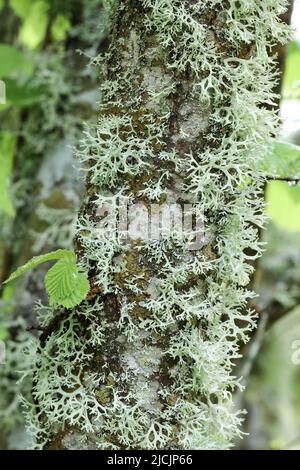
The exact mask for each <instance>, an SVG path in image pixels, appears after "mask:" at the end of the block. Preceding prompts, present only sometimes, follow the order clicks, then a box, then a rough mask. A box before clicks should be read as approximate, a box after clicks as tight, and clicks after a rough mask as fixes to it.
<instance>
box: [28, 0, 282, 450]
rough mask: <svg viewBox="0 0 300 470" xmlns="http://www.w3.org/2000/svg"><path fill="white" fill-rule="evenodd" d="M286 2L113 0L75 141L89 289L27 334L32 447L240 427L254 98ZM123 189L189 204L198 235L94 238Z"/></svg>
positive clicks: (177, 439) (263, 131)
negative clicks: (94, 96) (195, 210)
mask: <svg viewBox="0 0 300 470" xmlns="http://www.w3.org/2000/svg"><path fill="white" fill-rule="evenodd" d="M285 5H286V2H285V1H284V0H265V1H263V2H258V1H257V0H247V1H245V0H241V1H234V0H226V1H224V0H205V1H202V0H195V1H182V0H122V1H120V2H118V1H115V2H112V13H111V18H112V38H111V45H110V48H109V51H108V53H107V54H106V56H105V58H99V57H97V58H95V59H94V62H95V63H96V64H99V63H102V65H103V77H104V78H103V82H102V86H101V90H102V101H101V104H100V108H99V114H100V116H99V121H98V124H97V125H96V126H95V127H94V128H93V127H89V128H87V129H86V132H85V135H84V136H83V139H82V142H81V145H80V148H79V150H78V156H79V158H80V160H81V161H82V163H83V165H84V167H85V170H86V172H87V190H86V195H85V198H84V201H83V205H82V208H81V211H80V214H79V218H78V224H77V233H76V243H77V251H78V254H79V257H80V263H81V265H82V267H83V268H84V269H86V270H87V271H89V273H90V279H91V280H92V286H93V294H92V295H90V296H89V300H87V301H86V302H84V303H83V304H81V305H80V306H79V307H78V308H76V309H74V310H73V311H65V312H64V313H63V316H62V318H61V320H60V321H59V322H58V324H55V327H54V328H52V329H50V331H48V334H47V335H44V336H43V341H41V342H40V344H39V347H38V355H37V363H36V368H35V385H34V390H33V397H34V401H35V403H34V405H33V406H32V407H31V409H29V411H28V419H29V422H30V425H31V428H32V429H33V430H34V432H35V434H36V436H37V442H38V444H39V445H40V446H48V447H50V448H51V442H55V441H57V439H58V436H62V435H63V436H64V437H61V438H59V439H61V446H62V447H67V448H76V447H77V448H82V446H83V447H86V448H91V447H92V448H98V449H124V448H125V449H227V448H230V447H231V446H232V443H233V441H234V439H235V438H236V437H237V436H240V435H241V431H240V425H241V421H242V419H243V413H242V412H240V411H234V410H233V407H232V394H233V392H234V390H236V388H237V387H241V385H240V380H239V379H238V378H236V377H235V376H234V375H233V374H232V367H233V363H234V361H235V360H236V359H237V358H238V357H239V350H238V344H239V342H240V341H247V339H248V335H249V332H250V331H251V330H252V328H253V327H254V326H255V313H254V312H252V311H251V310H249V309H248V307H247V303H248V300H249V299H251V298H252V297H253V295H254V294H253V293H252V292H249V291H248V290H247V289H246V286H247V284H248V282H249V276H250V275H251V273H252V271H253V267H252V265H251V264H250V261H252V260H253V259H255V258H256V257H258V256H259V255H260V254H261V251H262V246H261V243H260V242H259V241H258V236H257V228H258V227H261V226H263V224H264V219H265V216H264V213H263V202H262V201H261V198H260V194H261V187H262V185H263V182H264V175H263V173H262V172H261V171H260V169H259V168H260V161H261V159H262V158H263V156H264V155H265V153H266V152H268V151H269V145H270V136H271V134H273V133H274V129H275V128H276V126H277V117H276V115H275V114H274V113H273V112H272V111H270V110H269V109H268V108H267V105H268V104H270V102H272V100H273V99H275V96H274V93H273V89H274V83H275V79H276V77H275V58H274V57H272V56H271V50H272V46H273V45H274V44H275V43H277V42H278V41H279V42H284V41H285V40H286V39H287V37H288V35H289V31H288V28H287V27H286V26H285V25H283V24H282V23H281V22H280V20H279V15H280V14H281V13H282V12H283V11H284V8H285ZM145 175H147V176H148V178H145ZM141 181H142V185H141ZM121 196H124V197H125V196H126V197H128V198H129V200H130V201H132V202H137V201H139V202H140V201H143V203H144V204H145V205H146V206H147V205H150V204H151V203H155V202H157V201H159V200H164V201H166V202H173V201H174V200H176V199H178V196H180V200H181V201H183V202H186V203H201V205H202V208H203V210H204V215H205V226H206V238H205V241H204V246H203V248H202V249H201V250H198V251H190V250H189V249H188V244H187V243H186V242H185V241H184V240H179V239H178V238H176V236H174V234H172V235H171V236H170V237H169V238H166V239H164V240H161V241H156V242H155V241H148V242H144V243H141V244H140V245H137V244H136V243H135V242H134V241H132V242H131V243H129V245H126V246H124V245H122V244H120V243H119V242H118V241H116V240H103V239H99V237H98V236H97V223H98V221H97V210H98V208H99V207H101V205H103V204H104V203H105V202H106V201H107V200H109V201H110V202H111V203H112V204H117V200H118V198H119V197H121ZM250 253H251V254H250ZM137 266H138V269H137ZM95 286H97V289H95ZM47 315H48V314H47ZM51 315H53V316H55V315H57V312H52V313H51ZM51 315H50V318H51ZM50 321H51V320H50ZM29 408H30V405H29ZM74 429H75V431H74ZM71 436H73V438H71Z"/></svg>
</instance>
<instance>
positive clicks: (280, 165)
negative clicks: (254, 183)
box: [263, 142, 300, 179]
mask: <svg viewBox="0 0 300 470" xmlns="http://www.w3.org/2000/svg"><path fill="white" fill-rule="evenodd" d="M263 170H264V171H265V172H266V173H267V175H268V176H269V177H270V178H274V179H276V177H277V178H286V179H297V178H299V177H300V147H298V146H297V145H293V144H289V143H286V142H275V143H274V150H273V153H272V154H270V155H268V156H267V158H266V159H265V161H264V162H263Z"/></svg>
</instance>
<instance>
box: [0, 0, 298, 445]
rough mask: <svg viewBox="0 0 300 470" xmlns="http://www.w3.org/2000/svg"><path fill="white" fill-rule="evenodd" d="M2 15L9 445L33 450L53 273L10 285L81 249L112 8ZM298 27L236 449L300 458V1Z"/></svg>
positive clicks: (69, 0)
mask: <svg viewBox="0 0 300 470" xmlns="http://www.w3.org/2000/svg"><path fill="white" fill-rule="evenodd" d="M0 17H1V21H0V80H2V87H3V83H5V87H6V102H5V103H4V104H0V341H2V345H5V357H2V356H3V354H2V356H1V354H0V424H1V425H0V448H1V449H23V448H27V447H28V446H30V435H29V433H28V432H27V431H26V428H25V423H24V422H23V418H22V412H21V404H20V400H19V396H20V394H22V395H23V396H24V397H25V398H26V397H27V396H29V395H30V388H31V384H30V375H29V374H28V372H30V370H31V366H32V365H31V364H30V359H29V355H28V354H27V351H28V350H29V348H30V347H31V339H32V336H33V335H37V334H38V330H37V324H36V318H35V313H34V305H35V303H36V302H39V299H42V300H44V299H45V293H44V289H43V282H42V281H43V274H44V272H45V269H46V268H47V267H41V268H39V269H37V270H35V271H33V272H31V273H28V275H26V276H24V278H22V279H21V280H20V281H18V282H17V283H15V284H12V285H11V284H9V285H8V286H7V287H4V286H3V285H2V282H3V281H4V280H5V279H6V278H7V277H8V275H9V273H10V272H11V271H12V270H13V269H14V268H15V267H16V266H19V265H21V264H23V263H24V262H25V261H27V260H28V259H30V258H31V257H32V255H36V254H41V253H44V252H47V251H50V250H54V249H56V248H62V247H63V248H71V247H72V238H73V227H74V221H75V218H76V212H77V210H78V207H79V204H80V198H81V194H82V186H83V181H82V175H81V176H80V175H79V174H78V171H77V170H76V162H75V161H74V159H73V148H74V146H75V145H76V142H78V140H79V139H80V135H81V132H82V129H83V123H84V122H87V121H91V120H94V119H96V107H97V101H98V100H99V99H100V96H99V94H98V86H97V76H98V71H97V64H93V67H91V66H89V63H90V62H91V58H92V57H94V56H95V55H96V54H97V53H99V52H100V51H102V50H105V47H106V42H107V41H106V29H105V26H106V24H107V17H106V13H105V9H104V8H103V5H102V0H89V1H85V0H64V1H63V2H62V1H60V0H52V1H51V0H0ZM293 25H294V27H295V31H294V40H293V41H292V42H291V44H290V45H289V46H288V48H287V50H286V62H285V68H284V77H283V83H282V99H281V106H280V115H281V117H282V129H281V135H280V136H279V138H278V142H277V144H276V145H274V153H273V156H272V158H273V160H272V161H273V163H274V165H275V166H276V169H275V170H276V171H277V169H278V167H280V174H281V175H284V177H289V176H292V177H293V178H294V179H295V181H290V182H286V181H283V180H281V181H269V182H268V183H267V185H266V189H265V198H266V202H267V211H268V215H269V217H270V221H269V223H268V225H267V226H266V229H265V230H264V231H263V232H262V233H261V237H262V239H263V241H265V242H266V243H267V245H266V251H265V254H264V256H263V257H262V259H261V260H259V262H258V264H257V269H256V273H255V276H254V278H253V288H254V289H255V291H256V292H257V293H258V294H259V295H260V296H259V297H258V298H257V299H255V302H254V303H253V305H252V307H253V308H255V309H256V310H257V312H258V313H259V319H258V329H257V331H256V332H255V333H254V335H253V338H252V340H251V341H250V343H248V345H247V346H246V347H245V348H243V353H244V358H243V359H241V361H240V362H239V363H237V365H236V368H237V371H236V372H237V373H239V374H242V375H243V377H244V378H243V383H244V386H245V391H244V393H243V394H237V395H236V397H235V400H236V406H241V407H242V408H245V409H247V411H248V415H247V416H246V418H245V423H244V431H245V437H244V439H243V441H242V442H239V443H237V444H236V447H237V448H242V449H300V184H298V179H297V178H298V177H299V176H300V171H299V168H300V164H299V162H300V2H299V1H298V0H296V3H295V8H294V14H293ZM0 93H1V84H0ZM0 101H1V94H0ZM270 165H271V164H269V166H270ZM271 166H272V165H271ZM283 179H285V178H283ZM247 433H248V434H247Z"/></svg>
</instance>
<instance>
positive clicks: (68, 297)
mask: <svg viewBox="0 0 300 470" xmlns="http://www.w3.org/2000/svg"><path fill="white" fill-rule="evenodd" d="M50 260H58V261H57V263H56V264H55V265H54V266H52V268H50V269H49V271H48V272H47V274H46V276H45V287H46V290H47V292H48V294H49V301H50V305H61V306H63V307H66V308H72V307H75V305H78V304H80V303H81V302H82V301H83V300H84V299H85V298H86V296H87V294H88V292H89V289H90V284H89V281H88V278H87V276H86V275H85V274H83V273H81V272H79V270H78V266H77V264H76V256H75V253H74V252H73V251H69V250H56V251H53V252H51V253H47V254H45V255H41V256H35V257H34V258H32V259H31V260H30V261H28V263H26V264H25V265H24V266H21V267H20V268H19V269H17V270H16V271H15V272H14V273H13V274H12V275H11V276H10V277H9V278H8V279H7V281H5V283H7V282H10V281H13V280H14V279H16V278H17V277H19V276H21V275H22V274H24V273H25V272H26V271H29V270H30V269H32V268H34V267H36V266H38V265H40V264H41V263H45V262H46V261H50ZM5 283H4V284H5Z"/></svg>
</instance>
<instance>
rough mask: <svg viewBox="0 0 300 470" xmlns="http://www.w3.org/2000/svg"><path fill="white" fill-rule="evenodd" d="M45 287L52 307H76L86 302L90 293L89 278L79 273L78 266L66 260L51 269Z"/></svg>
mask: <svg viewBox="0 0 300 470" xmlns="http://www.w3.org/2000/svg"><path fill="white" fill-rule="evenodd" d="M45 286H46V289H47V292H48V294H49V298H50V305H63V306H64V307H66V308H72V307H75V305H78V304H80V302H82V300H84V299H85V298H86V296H87V294H88V292H89V288H90V286H89V281H88V279H87V277H86V276H85V275H84V274H83V273H80V272H78V269H77V266H76V264H73V265H72V263H69V262H65V260H64V259H62V260H60V261H59V262H58V263H56V264H55V265H54V266H53V267H52V268H51V269H49V271H48V273H47V275H46V278H45Z"/></svg>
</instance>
